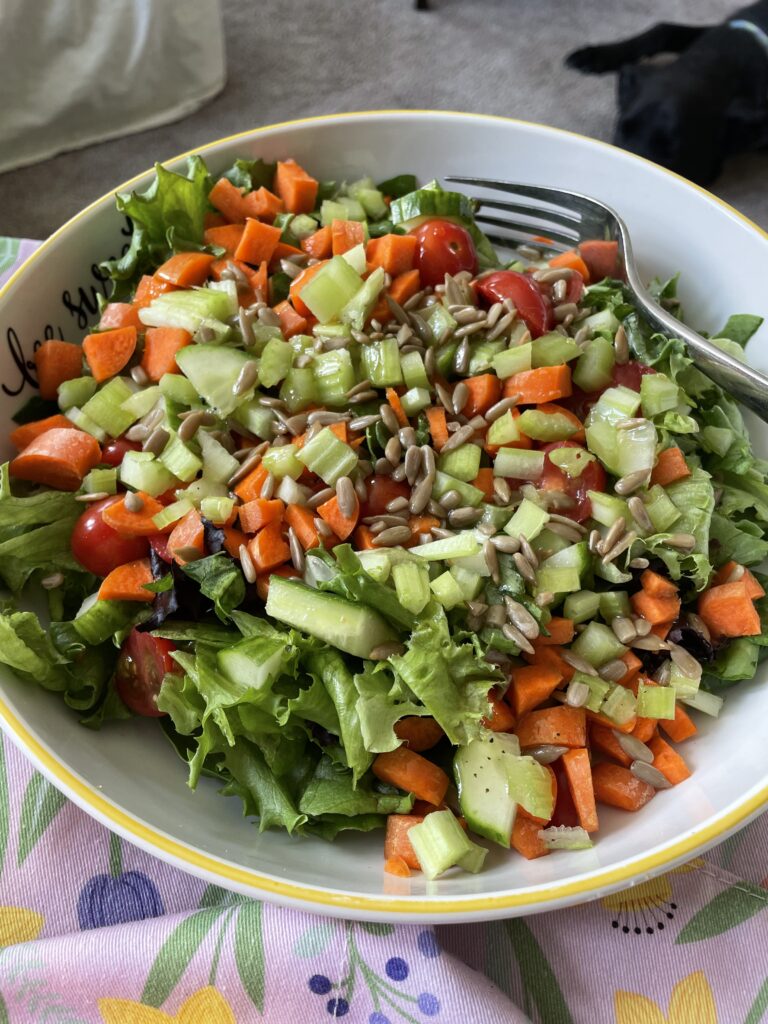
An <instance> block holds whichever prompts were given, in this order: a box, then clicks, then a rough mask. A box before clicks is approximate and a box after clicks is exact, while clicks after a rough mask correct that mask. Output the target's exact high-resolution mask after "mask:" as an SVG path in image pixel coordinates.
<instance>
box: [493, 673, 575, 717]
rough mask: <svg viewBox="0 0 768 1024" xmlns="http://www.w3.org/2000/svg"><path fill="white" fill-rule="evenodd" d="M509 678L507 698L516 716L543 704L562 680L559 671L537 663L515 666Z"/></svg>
mask: <svg viewBox="0 0 768 1024" xmlns="http://www.w3.org/2000/svg"><path fill="white" fill-rule="evenodd" d="M511 678H512V682H511V685H510V688H509V692H508V693H507V700H511V704H512V707H513V708H514V710H515V714H516V715H517V716H518V718H520V717H521V716H522V715H524V714H526V712H528V711H533V709H534V708H537V707H538V706H539V704H543V703H544V701H545V700H547V699H548V698H549V697H550V696H551V695H552V693H553V691H554V690H556V689H557V687H558V686H559V685H560V683H561V682H562V681H563V677H562V675H561V674H560V673H559V672H556V671H554V670H553V669H547V668H541V667H540V666H539V665H518V666H515V668H513V669H512V673H511Z"/></svg>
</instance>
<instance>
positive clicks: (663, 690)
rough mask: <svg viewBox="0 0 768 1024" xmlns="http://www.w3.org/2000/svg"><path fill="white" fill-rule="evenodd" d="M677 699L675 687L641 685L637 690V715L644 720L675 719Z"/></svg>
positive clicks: (688, 698)
mask: <svg viewBox="0 0 768 1024" xmlns="http://www.w3.org/2000/svg"><path fill="white" fill-rule="evenodd" d="M676 699H677V692H676V690H675V688H674V686H648V685H647V683H640V685H639V686H638V689H637V713H638V715H641V716H642V717H643V718H663V719H665V720H668V719H671V718H674V717H675V700H676ZM690 699H691V698H690V697H687V698H686V700H690Z"/></svg>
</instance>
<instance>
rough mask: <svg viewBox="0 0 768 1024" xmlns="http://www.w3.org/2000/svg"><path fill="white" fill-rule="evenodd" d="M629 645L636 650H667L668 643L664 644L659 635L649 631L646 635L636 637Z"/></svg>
mask: <svg viewBox="0 0 768 1024" xmlns="http://www.w3.org/2000/svg"><path fill="white" fill-rule="evenodd" d="M630 647H635V648H637V650H638V651H667V650H669V646H668V644H666V643H665V642H664V641H663V640H662V639H661V638H660V637H658V636H656V634H655V633H649V634H648V635H647V636H638V637H636V638H635V639H634V640H633V641H632V643H631V644H630Z"/></svg>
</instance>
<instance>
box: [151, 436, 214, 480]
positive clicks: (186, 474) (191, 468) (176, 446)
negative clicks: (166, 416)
mask: <svg viewBox="0 0 768 1024" xmlns="http://www.w3.org/2000/svg"><path fill="white" fill-rule="evenodd" d="M159 460H160V462H161V463H162V464H163V465H164V466H165V468H166V469H167V470H168V471H169V472H170V473H173V475H174V476H175V477H178V479H179V480H182V481H183V482H184V483H189V482H190V480H194V479H195V477H196V476H197V475H198V473H199V472H200V470H201V469H202V468H203V462H202V459H200V458H198V456H197V455H195V453H194V452H193V451H192V450H191V449H190V448H188V447H187V446H186V445H185V444H184V442H183V441H182V440H181V438H179V436H178V435H177V434H173V435H172V437H171V438H170V440H169V441H168V443H167V444H166V446H165V448H164V449H163V450H162V452H161V453H160V456H159Z"/></svg>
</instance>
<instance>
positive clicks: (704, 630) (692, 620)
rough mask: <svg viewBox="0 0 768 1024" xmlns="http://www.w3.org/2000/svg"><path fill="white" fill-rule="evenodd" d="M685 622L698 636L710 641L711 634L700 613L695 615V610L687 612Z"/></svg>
mask: <svg viewBox="0 0 768 1024" xmlns="http://www.w3.org/2000/svg"><path fill="white" fill-rule="evenodd" d="M687 622H688V625H689V626H690V627H691V629H692V630H693V631H694V632H695V633H698V634H699V636H701V637H704V639H705V640H706V641H707V643H711V642H712V634H711V633H710V632H709V627H708V626H707V624H706V623H705V622H704V619H702V617H701V616H700V615H697V614H696V612H688V615H687Z"/></svg>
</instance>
